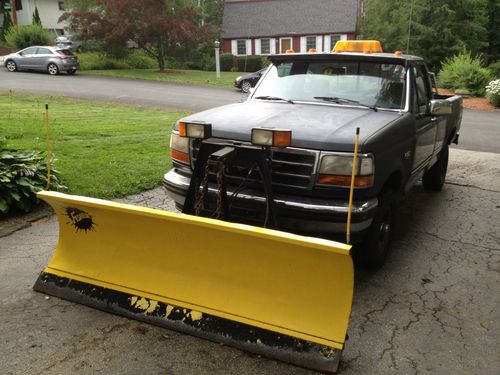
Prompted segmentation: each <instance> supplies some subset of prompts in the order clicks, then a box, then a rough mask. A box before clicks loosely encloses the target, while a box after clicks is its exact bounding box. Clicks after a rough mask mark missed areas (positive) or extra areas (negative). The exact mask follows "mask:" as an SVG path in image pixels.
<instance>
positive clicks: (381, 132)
mask: <svg viewBox="0 0 500 375" xmlns="http://www.w3.org/2000/svg"><path fill="white" fill-rule="evenodd" d="M339 43H340V45H339ZM339 43H338V45H337V46H336V47H335V49H334V51H333V52H331V53H315V52H311V53H293V52H292V53H286V54H280V55H274V56H270V57H269V60H270V61H271V65H270V66H269V68H268V69H267V71H266V72H265V73H264V75H263V77H262V78H261V79H260V81H259V82H258V84H257V85H256V87H255V89H254V91H253V92H252V93H251V94H250V96H249V98H248V100H247V101H246V102H243V103H237V104H231V105H227V106H223V107H219V108H214V109H210V110H208V111H203V112H200V113H196V114H193V115H190V116H187V117H186V118H183V119H180V120H179V121H178V122H177V123H176V124H175V126H174V127H173V132H172V137H171V157H172V163H173V168H172V170H170V171H169V172H167V173H166V174H165V176H164V186H165V188H166V190H167V193H168V194H169V195H170V196H171V197H172V198H173V199H174V200H175V202H176V205H177V207H178V208H179V209H182V207H183V205H184V201H185V197H186V194H187V191H188V187H189V184H190V178H191V176H192V171H193V168H194V167H195V165H196V159H197V152H198V149H199V145H200V141H199V140H193V139H189V138H185V137H182V136H181V135H180V134H179V124H190V123H200V124H210V126H211V132H212V134H211V137H210V139H206V140H204V141H203V142H205V143H209V144H211V145H212V147H213V148H214V150H217V149H222V148H223V147H226V146H231V147H252V144H253V146H255V143H254V142H253V141H254V140H253V139H252V130H253V129H286V130H287V131H291V134H292V135H291V142H290V144H289V145H288V146H287V147H272V144H271V147H270V164H271V165H270V168H271V177H272V190H273V196H274V201H275V203H276V206H277V208H278V216H279V223H280V226H279V228H278V229H281V230H286V231H290V232H295V233H300V234H309V235H315V236H320V237H328V238H334V239H335V238H338V239H343V236H344V234H345V231H346V219H347V214H348V210H349V199H348V198H349V187H350V185H351V172H352V164H353V151H354V146H355V144H354V142H355V133H356V129H358V128H359V155H358V159H357V163H356V164H357V168H356V171H355V179H354V201H353V204H352V209H351V210H352V224H351V232H352V233H353V241H354V242H355V243H357V244H358V245H357V246H355V248H354V249H355V252H354V255H355V256H356V257H357V258H358V259H360V261H361V262H363V263H364V264H366V265H368V266H373V267H378V266H380V265H382V264H383V262H384V260H385V258H386V255H387V252H388V248H389V243H390V238H391V234H392V227H393V222H394V215H395V212H396V209H397V205H398V201H399V199H400V198H401V197H403V196H404V195H405V193H406V192H408V191H409V190H410V189H411V187H412V186H414V185H415V184H416V183H417V182H418V181H420V180H421V179H422V180H423V183H424V186H425V187H427V188H429V189H432V190H440V189H441V188H442V186H443V184H444V179H445V176H446V169H447V164H448V145H449V144H450V143H451V142H453V141H455V142H456V141H457V140H458V131H459V128H460V122H461V116H462V102H461V98H460V97H458V96H454V97H445V96H439V95H438V94H437V92H436V90H433V85H432V80H431V73H430V72H429V71H428V69H427V66H426V64H425V62H424V61H423V59H422V58H420V57H417V56H411V55H405V54H402V53H400V52H398V53H394V54H392V53H383V52H381V47H380V44H378V43H377V42H366V41H342V42H339ZM225 179H226V181H227V190H228V196H230V210H231V217H232V220H234V221H239V222H243V223H249V224H254V225H262V221H263V216H264V213H265V207H266V205H265V200H266V198H265V192H264V191H263V187H262V184H261V182H260V178H259V175H258V173H257V171H255V170H253V169H252V166H250V165H248V163H246V162H245V160H233V161H232V164H231V165H230V166H228V168H226V170H225ZM209 180H210V182H209V189H208V194H209V195H212V197H213V199H212V201H213V203H214V202H215V198H214V197H215V194H216V191H217V186H216V176H214V175H211V176H209ZM214 204H215V203H214Z"/></svg>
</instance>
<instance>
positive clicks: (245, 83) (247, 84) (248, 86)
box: [241, 81, 252, 93]
mask: <svg viewBox="0 0 500 375" xmlns="http://www.w3.org/2000/svg"><path fill="white" fill-rule="evenodd" d="M251 88H252V84H251V83H250V81H243V82H241V91H243V92H244V93H247V92H249V91H250V89H251Z"/></svg>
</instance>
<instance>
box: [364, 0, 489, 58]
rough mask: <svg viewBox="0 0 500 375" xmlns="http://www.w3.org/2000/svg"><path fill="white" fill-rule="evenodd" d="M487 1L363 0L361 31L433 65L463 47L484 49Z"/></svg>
mask: <svg viewBox="0 0 500 375" xmlns="http://www.w3.org/2000/svg"><path fill="white" fill-rule="evenodd" d="M487 1H489V0H410V1H409V0H367V1H366V8H365V17H364V19H363V20H362V23H361V33H362V34H363V37H366V38H370V39H371V38H373V39H379V40H381V41H382V42H383V45H384V48H385V49H386V50H389V51H394V50H401V51H406V52H408V53H413V54H416V55H420V56H422V57H424V58H425V59H426V61H427V62H429V64H430V65H431V66H433V67H434V68H437V67H439V66H440V63H441V62H442V61H443V60H444V59H445V58H448V57H451V56H453V55H455V54H457V53H459V52H461V51H463V50H464V49H467V50H469V51H471V52H473V53H474V54H478V53H481V52H486V51H487V48H488V32H487V30H488V13H487ZM494 1H497V2H498V0H494ZM410 19H411V23H410Z"/></svg>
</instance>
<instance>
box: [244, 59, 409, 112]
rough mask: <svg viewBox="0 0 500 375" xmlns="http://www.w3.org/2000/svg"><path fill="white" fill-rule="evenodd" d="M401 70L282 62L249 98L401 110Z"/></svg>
mask: <svg viewBox="0 0 500 375" xmlns="http://www.w3.org/2000/svg"><path fill="white" fill-rule="evenodd" d="M405 77H406V74H405V69H404V66H403V65H399V64H382V63H378V62H351V61H327V62H325V61H316V62H314V61H313V62H311V61H285V62H281V63H277V65H273V66H271V67H270V68H269V72H268V73H267V74H266V76H265V78H264V80H263V81H262V83H261V84H260V85H259V86H258V88H257V89H256V90H255V93H254V94H253V98H257V97H276V98H284V99H288V100H293V101H311V102H334V103H337V104H343V103H344V104H345V103H349V104H353V105H356V104H355V102H357V103H359V104H363V105H368V106H376V107H378V108H387V109H403V108H404V106H405V89H404V88H405Z"/></svg>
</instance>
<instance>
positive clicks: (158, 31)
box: [62, 0, 213, 70]
mask: <svg viewBox="0 0 500 375" xmlns="http://www.w3.org/2000/svg"><path fill="white" fill-rule="evenodd" d="M62 19H68V20H69V21H70V22H71V24H72V27H73V28H76V29H78V30H80V32H81V36H82V38H83V39H87V40H88V39H99V40H102V41H103V42H104V44H105V45H106V46H108V47H116V46H125V45H126V43H127V42H128V41H130V40H131V41H133V42H135V43H136V44H137V45H138V46H139V48H141V49H143V50H144V51H145V52H146V53H147V54H148V55H150V56H151V57H153V58H155V59H156V60H157V62H158V67H159V68H160V70H164V69H165V57H166V56H167V55H168V53H169V51H171V50H174V49H175V48H176V47H178V46H189V45H194V44H195V43H197V42H201V41H203V40H204V39H206V38H211V37H212V35H213V32H212V31H211V28H210V27H204V26H199V25H198V24H197V22H196V15H195V12H194V10H193V8H190V7H186V6H185V3H184V1H181V0H143V1H134V0H108V1H105V0H96V1H95V7H92V8H91V9H87V10H85V9H77V10H73V11H72V12H69V13H66V14H65V15H63V17H62Z"/></svg>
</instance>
